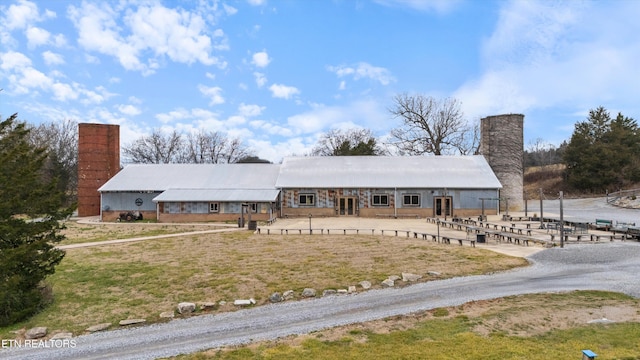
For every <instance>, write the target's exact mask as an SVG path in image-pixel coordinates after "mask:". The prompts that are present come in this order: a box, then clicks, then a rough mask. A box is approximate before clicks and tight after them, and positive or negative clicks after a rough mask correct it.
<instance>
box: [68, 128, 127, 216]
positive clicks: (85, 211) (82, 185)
mask: <svg viewBox="0 0 640 360" xmlns="http://www.w3.org/2000/svg"><path fill="white" fill-rule="evenodd" d="M118 171H120V126H119V125H104V124H87V123H81V124H78V216H81V217H82V216H98V215H100V193H99V192H98V188H100V187H101V186H102V185H104V183H106V182H107V181H108V180H109V179H111V177H113V176H114V175H115V174H116V173H117V172H118Z"/></svg>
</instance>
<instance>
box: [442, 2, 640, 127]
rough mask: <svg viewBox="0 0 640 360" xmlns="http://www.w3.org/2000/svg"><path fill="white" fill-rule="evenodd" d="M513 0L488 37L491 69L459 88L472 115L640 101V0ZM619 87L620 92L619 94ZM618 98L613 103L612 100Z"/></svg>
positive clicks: (485, 50)
mask: <svg viewBox="0 0 640 360" xmlns="http://www.w3.org/2000/svg"><path fill="white" fill-rule="evenodd" d="M586 5H587V6H585V3H580V2H566V3H555V2H554V3H549V2H528V1H522V2H508V3H505V4H504V7H503V8H502V9H501V11H500V17H499V19H498V23H497V26H496V29H495V30H494V32H493V34H492V35H491V36H490V37H489V38H488V39H487V41H486V42H485V43H484V44H483V49H482V51H483V54H484V59H483V60H484V67H485V69H484V72H483V73H481V74H480V75H479V76H478V77H476V78H475V79H472V80H470V81H468V82H466V83H465V84H463V85H462V86H460V88H459V89H458V90H457V91H456V93H455V97H456V98H458V99H460V100H461V101H462V104H463V109H464V112H465V114H466V115H467V116H472V117H480V116H486V115H487V114H494V113H504V112H517V113H527V112H529V111H531V110H533V109H545V108H553V107H557V108H563V109H566V110H564V112H565V113H567V114H571V113H574V112H575V111H578V110H583V109H584V108H585V107H587V108H588V107H595V106H599V105H605V106H612V105H614V104H616V103H619V102H624V103H627V104H631V103H635V101H636V100H634V99H637V98H638V97H640V88H639V87H638V86H637V79H636V77H634V76H629V74H631V73H635V72H637V69H636V67H637V65H636V64H637V59H638V58H640V39H638V37H637V33H638V31H640V25H639V24H638V23H637V22H629V21H619V19H625V18H628V14H632V13H638V12H640V4H638V3H636V2H613V3H607V4H604V3H586ZM614 94H615V95H614ZM607 104H611V105H607Z"/></svg>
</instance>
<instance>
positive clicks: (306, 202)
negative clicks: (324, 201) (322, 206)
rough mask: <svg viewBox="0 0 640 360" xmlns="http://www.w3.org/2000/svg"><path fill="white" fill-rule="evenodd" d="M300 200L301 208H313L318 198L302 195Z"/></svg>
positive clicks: (299, 197) (311, 195)
mask: <svg viewBox="0 0 640 360" xmlns="http://www.w3.org/2000/svg"><path fill="white" fill-rule="evenodd" d="M298 200H299V201H298V202H299V203H300V205H301V206H313V205H315V203H316V196H315V195H314V194H300V195H299V196H298Z"/></svg>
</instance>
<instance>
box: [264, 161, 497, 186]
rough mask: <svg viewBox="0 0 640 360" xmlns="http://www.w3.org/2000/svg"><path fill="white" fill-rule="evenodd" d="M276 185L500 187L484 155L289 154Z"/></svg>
mask: <svg viewBox="0 0 640 360" xmlns="http://www.w3.org/2000/svg"><path fill="white" fill-rule="evenodd" d="M276 187H277V188H430V189H434V188H436V189H437V188H450V189H452V188H455V189H499V188H502V185H501V184H500V181H499V180H498V178H497V177H496V176H495V174H494V173H493V170H491V167H490V166H489V164H488V163H487V161H486V159H485V158H484V156H482V155H473V156H402V157H399V156H321V157H287V158H285V159H284V160H283V162H282V165H281V168H280V175H279V176H278V179H277V181H276Z"/></svg>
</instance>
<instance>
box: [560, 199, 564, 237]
mask: <svg viewBox="0 0 640 360" xmlns="http://www.w3.org/2000/svg"><path fill="white" fill-rule="evenodd" d="M562 197H563V196H562V191H560V247H561V248H563V247H564V215H563V212H562Z"/></svg>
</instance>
